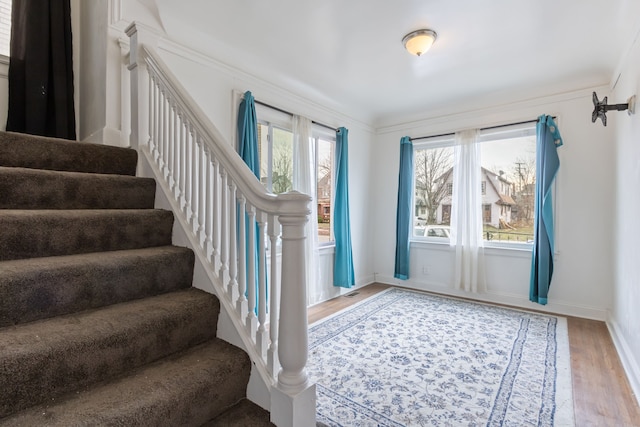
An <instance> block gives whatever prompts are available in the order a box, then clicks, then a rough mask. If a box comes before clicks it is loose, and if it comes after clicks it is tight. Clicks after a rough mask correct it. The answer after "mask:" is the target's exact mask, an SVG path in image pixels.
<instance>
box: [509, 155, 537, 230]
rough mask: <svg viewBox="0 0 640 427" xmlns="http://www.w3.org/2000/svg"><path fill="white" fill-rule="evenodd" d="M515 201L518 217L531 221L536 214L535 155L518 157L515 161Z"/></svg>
mask: <svg viewBox="0 0 640 427" xmlns="http://www.w3.org/2000/svg"><path fill="white" fill-rule="evenodd" d="M513 176H514V177H515V187H516V188H515V197H514V199H515V202H516V209H517V211H518V219H519V220H521V221H522V220H524V221H527V222H530V221H531V220H532V219H533V215H534V203H535V184H536V159H535V157H531V156H529V157H518V158H516V161H515V162H514V166H513Z"/></svg>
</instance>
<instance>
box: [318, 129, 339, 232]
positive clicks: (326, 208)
mask: <svg viewBox="0 0 640 427" xmlns="http://www.w3.org/2000/svg"><path fill="white" fill-rule="evenodd" d="M334 146H335V144H334V142H333V141H327V140H324V139H320V138H318V139H317V146H316V150H317V159H318V166H317V179H318V187H317V192H318V193H317V197H318V241H319V242H320V243H327V242H331V241H333V234H332V228H331V213H332V212H331V201H332V193H333V155H334V154H333V149H334Z"/></svg>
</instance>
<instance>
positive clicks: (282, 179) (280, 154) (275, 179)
mask: <svg viewBox="0 0 640 427" xmlns="http://www.w3.org/2000/svg"><path fill="white" fill-rule="evenodd" d="M271 187H272V188H271V191H272V192H274V193H275V194H280V193H286V192H287V191H291V190H292V189H293V133H292V132H289V131H287V130H284V129H279V128H276V127H274V128H273V160H272V173H271Z"/></svg>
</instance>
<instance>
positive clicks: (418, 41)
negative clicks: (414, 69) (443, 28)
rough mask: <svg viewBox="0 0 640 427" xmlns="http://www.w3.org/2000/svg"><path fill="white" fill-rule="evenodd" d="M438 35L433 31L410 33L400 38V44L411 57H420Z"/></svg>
mask: <svg viewBox="0 0 640 427" xmlns="http://www.w3.org/2000/svg"><path fill="white" fill-rule="evenodd" d="M436 37H438V35H437V34H436V32H435V31H433V30H416V31H412V32H410V33H409V34H407V35H406V36H404V37H403V38H402V44H403V45H404V48H405V49H407V52H409V53H410V54H412V55H416V56H420V55H422V54H423V53H425V52H426V51H428V50H429V48H431V45H432V44H433V42H435V41H436Z"/></svg>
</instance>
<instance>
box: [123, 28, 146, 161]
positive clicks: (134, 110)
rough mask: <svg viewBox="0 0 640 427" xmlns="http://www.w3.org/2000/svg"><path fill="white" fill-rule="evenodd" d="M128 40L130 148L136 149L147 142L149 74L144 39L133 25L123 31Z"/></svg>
mask: <svg viewBox="0 0 640 427" xmlns="http://www.w3.org/2000/svg"><path fill="white" fill-rule="evenodd" d="M125 33H126V34H127V36H129V39H130V50H129V66H128V68H129V71H131V139H130V144H131V148H133V149H136V150H137V149H138V148H139V146H144V145H146V144H147V141H148V140H149V132H148V130H149V104H148V99H149V73H148V71H147V65H146V63H145V61H144V52H143V50H142V47H141V43H142V41H143V40H144V39H145V37H144V36H142V35H141V34H140V33H139V32H138V28H136V26H135V24H132V25H130V26H128V27H127V29H126V30H125Z"/></svg>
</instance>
